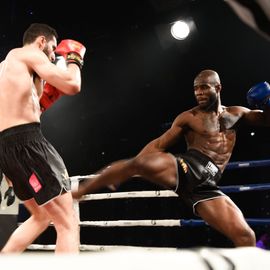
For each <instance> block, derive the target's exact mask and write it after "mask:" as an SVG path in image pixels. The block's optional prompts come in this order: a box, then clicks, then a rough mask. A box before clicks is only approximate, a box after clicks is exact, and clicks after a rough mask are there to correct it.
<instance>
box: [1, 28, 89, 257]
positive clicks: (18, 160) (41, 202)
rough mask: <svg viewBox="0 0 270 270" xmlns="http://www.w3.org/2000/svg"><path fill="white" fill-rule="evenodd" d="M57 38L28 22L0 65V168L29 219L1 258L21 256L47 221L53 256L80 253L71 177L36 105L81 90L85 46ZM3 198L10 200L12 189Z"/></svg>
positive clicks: (56, 35) (7, 246)
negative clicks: (52, 232)
mask: <svg viewBox="0 0 270 270" xmlns="http://www.w3.org/2000/svg"><path fill="white" fill-rule="evenodd" d="M57 38H58V34H57V32H56V30H55V29H54V28H52V27H51V26H49V25H47V24H42V23H33V24H31V25H30V26H29V27H28V28H27V29H26V31H25V32H24V34H23V40H22V41H23V42H22V43H23V46H22V47H17V48H14V49H12V50H11V51H10V52H9V53H8V54H7V55H6V57H5V59H4V60H3V61H2V62H1V63H0V70H2V73H1V78H0V81H1V95H0V108H1V110H0V119H2V120H3V119H4V120H3V121H0V131H1V133H3V134H5V136H0V168H1V169H2V170H3V174H4V175H5V176H6V177H7V178H8V179H10V180H11V182H12V187H13V190H14V194H15V195H16V196H17V197H18V199H19V200H20V201H22V202H23V203H24V205H25V207H26V208H27V209H28V210H29V213H30V215H31V216H30V217H29V219H27V220H25V221H24V222H23V224H22V225H21V226H20V227H19V228H18V229H16V230H15V231H14V233H13V234H12V235H11V236H10V238H9V239H8V241H7V242H6V244H5V246H4V247H3V248H2V249H1V254H2V253H20V252H23V251H24V250H25V249H26V248H27V247H28V246H29V245H30V244H31V243H32V242H33V241H34V240H35V239H36V238H37V237H38V236H39V235H40V234H41V233H42V232H43V231H44V230H46V229H47V227H48V226H49V225H50V224H51V223H52V224H53V225H54V227H55V230H56V239H57V241H56V245H55V252H57V253H78V252H79V244H80V241H79V236H80V234H79V224H78V217H77V214H76V212H75V210H74V207H73V200H72V196H71V192H70V191H71V183H70V178H69V175H68V171H67V168H66V166H65V163H64V160H63V159H62V158H61V156H60V155H59V153H58V152H57V150H56V149H55V148H54V147H53V145H52V144H51V143H50V142H49V141H48V140H47V139H46V138H45V137H44V135H43V133H42V127H41V124H40V121H41V119H40V115H41V114H40V105H41V107H42V109H43V110H44V109H47V108H49V107H50V106H51V105H52V104H53V103H54V102H55V101H56V100H57V99H59V97H60V96H61V95H63V94H65V95H75V94H77V93H79V92H80V91H81V67H82V65H83V58H84V54H85V47H84V46H83V45H82V44H81V43H79V42H77V41H74V40H71V39H69V40H63V41H62V42H60V44H59V45H58V46H57ZM56 53H58V54H60V55H61V57H62V58H63V57H64V62H66V64H67V65H66V66H65V68H64V69H63V68H60V67H59V66H58V65H56V64H54V63H53V62H54V60H55V58H56ZM6 67H12V68H6ZM43 82H46V83H45V89H44V93H43V95H42V91H43V87H44V84H43ZM14 89H16V91H14ZM40 97H41V98H40ZM39 101H40V103H39ZM5 197H6V199H10V200H9V202H8V203H11V202H12V200H11V199H13V193H12V190H11V189H9V190H8V191H7V192H6V194H5Z"/></svg>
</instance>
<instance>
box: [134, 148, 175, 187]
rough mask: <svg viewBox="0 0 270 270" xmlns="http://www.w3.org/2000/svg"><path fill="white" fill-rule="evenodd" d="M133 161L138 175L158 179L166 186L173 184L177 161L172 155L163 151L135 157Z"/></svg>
mask: <svg viewBox="0 0 270 270" xmlns="http://www.w3.org/2000/svg"><path fill="white" fill-rule="evenodd" d="M135 162H136V166H137V168H138V170H137V171H138V173H139V174H140V175H142V176H145V177H147V178H150V179H154V180H159V181H160V182H161V184H165V185H166V186H175V184H176V178H177V163H176V159H175V157H174V156H173V155H171V154H169V153H163V152H157V153H151V154H147V155H143V156H138V157H136V161H135ZM163 182H164V183H163Z"/></svg>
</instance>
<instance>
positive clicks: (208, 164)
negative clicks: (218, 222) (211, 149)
mask: <svg viewBox="0 0 270 270" xmlns="http://www.w3.org/2000/svg"><path fill="white" fill-rule="evenodd" d="M175 158H176V162H177V167H178V183H177V186H176V190H175V192H176V193H177V194H178V195H179V196H180V197H181V198H183V200H184V201H185V202H186V203H187V204H188V206H190V207H192V208H193V212H194V213H195V214H196V211H195V206H196V204H198V203H199V202H202V201H206V200H211V199H214V198H217V197H220V196H225V194H224V193H223V192H222V191H221V190H220V189H219V187H218V186H217V183H218V181H219V180H220V178H221V175H222V174H221V171H220V169H219V168H218V167H217V166H216V165H215V163H214V161H213V160H211V159H210V158H209V157H208V156H206V155H204V154H203V153H201V152H199V151H197V150H195V149H190V150H188V151H187V152H186V153H185V154H180V155H177V156H175Z"/></svg>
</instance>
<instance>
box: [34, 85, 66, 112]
mask: <svg viewBox="0 0 270 270" xmlns="http://www.w3.org/2000/svg"><path fill="white" fill-rule="evenodd" d="M62 95H63V94H62V93H61V92H60V91H59V90H58V89H56V88H55V87H54V86H52V85H50V84H48V83H45V84H44V88H43V93H42V96H41V98H40V100H39V104H40V110H41V112H44V111H46V110H47V109H48V108H49V107H51V106H52V105H53V103H54V102H55V101H56V100H58V99H59V98H60V97H61V96H62Z"/></svg>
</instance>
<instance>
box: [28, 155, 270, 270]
mask: <svg viewBox="0 0 270 270" xmlns="http://www.w3.org/2000/svg"><path fill="white" fill-rule="evenodd" d="M262 167H270V160H251V161H241V162H231V163H229V164H228V165H227V167H226V170H243V169H246V168H255V169H256V170H257V168H262ZM226 170H225V171H226ZM93 176H95V175H93V174H92V175H83V176H82V175H77V176H72V177H71V183H72V189H77V188H78V185H79V184H80V182H81V181H88V180H89V179H90V180H89V181H91V177H93ZM133 178H134V182H135V181H136V179H135V178H136V177H133ZM132 181H133V180H131V182H132ZM267 181H268V180H267ZM128 182H130V181H128ZM220 188H221V190H222V191H223V192H224V193H226V194H228V195H229V196H230V197H231V196H232V195H233V194H250V193H252V192H257V193H260V192H264V193H265V196H266V197H267V196H268V197H270V196H269V194H270V192H269V190H270V180H269V181H268V182H265V183H261V184H259V183H256V184H241V185H227V186H220ZM107 191H108V190H107ZM107 191H103V192H100V193H96V194H88V195H85V196H83V198H82V200H80V201H79V202H78V201H74V206H75V208H76V211H77V213H78V215H79V217H80V231H81V232H80V233H81V245H80V251H81V253H80V255H81V256H83V258H82V260H84V255H85V254H88V253H89V252H91V258H92V256H93V251H95V252H94V256H93V260H94V261H95V258H99V255H97V254H104V255H105V257H104V258H105V260H106V259H107V257H109V258H110V257H111V256H112V257H114V260H115V258H117V257H118V256H121V258H122V259H123V257H122V256H125V255H124V254H125V253H128V254H127V256H129V258H130V256H131V259H130V260H132V261H133V260H135V261H136V263H135V265H137V267H136V268H138V267H142V266H140V265H138V264H139V263H140V261H141V260H142V259H143V257H144V256H149V257H150V258H151V256H152V254H155V255H154V256H155V259H154V258H153V260H155V262H156V263H155V265H156V266H155V268H157V269H161V268H160V267H163V268H164V267H165V261H167V260H170V262H171V263H172V262H174V263H175V265H179V266H181V269H192V268H193V267H192V266H194V267H195V268H196V269H245V270H246V269H255V266H254V268H249V267H250V266H251V265H252V264H251V262H249V263H247V261H249V260H247V258H245V259H243V260H244V262H240V261H238V259H236V257H237V258H239V257H241V256H243V257H245V255H244V254H248V252H250V254H251V258H253V259H255V260H257V259H258V258H260V257H261V258H262V259H261V260H260V262H257V263H256V267H257V268H258V265H260V263H262V265H261V268H260V269H269V267H270V256H269V255H270V254H269V251H267V250H265V249H266V248H265V247H263V248H230V247H226V246H225V247H218V248H217V247H212V246H211V243H207V242H206V243H205V245H204V244H202V243H199V244H198V245H197V246H198V247H199V248H196V245H195V248H194V247H192V246H191V247H188V246H183V247H181V245H180V247H179V246H170V245H168V244H166V243H165V244H164V245H153V244H151V243H149V242H148V243H147V244H146V245H141V244H140V243H137V242H136V243H135V244H128V243H91V244H89V243H85V242H84V241H85V238H86V235H90V238H93V237H94V238H95V237H97V238H98V237H100V235H103V234H104V235H105V236H106V235H107V234H108V230H115V232H113V234H116V235H117V238H118V240H119V239H121V238H125V237H126V236H125V235H124V236H122V235H121V234H119V230H129V229H131V228H133V229H135V230H139V229H142V228H143V229H144V230H146V233H145V232H144V233H143V236H144V237H146V238H148V240H149V238H151V237H152V236H151V235H150V236H148V234H151V232H153V231H154V230H157V229H158V230H160V229H162V228H164V229H165V230H174V232H175V231H177V232H179V231H181V230H185V232H184V234H185V237H186V238H187V239H191V238H192V235H194V233H196V231H197V230H198V229H200V228H207V227H208V228H209V230H210V229H211V227H209V226H208V224H206V223H205V222H204V221H203V220H201V219H199V218H197V217H195V216H194V217H191V218H190V217H189V218H185V217H184V218H171V217H168V216H169V214H168V216H166V215H165V216H163V217H162V218H152V217H151V215H150V213H149V218H145V219H142V218H140V217H138V215H136V214H137V213H138V212H140V211H141V210H142V208H140V207H135V208H132V207H131V211H126V212H125V213H123V214H124V215H125V214H126V213H128V215H127V216H125V217H124V218H121V217H120V216H119V215H115V213H117V212H114V213H112V215H111V216H109V217H108V218H107V219H105V218H103V219H100V220H98V219H95V217H92V218H91V219H92V220H88V219H87V216H84V217H82V213H83V211H82V209H83V207H84V208H86V209H87V208H88V207H89V206H90V205H92V207H93V209H94V208H98V210H97V211H98V212H99V213H101V214H102V213H103V212H105V211H106V208H108V206H109V205H112V204H113V203H115V202H117V203H118V204H119V205H123V204H126V205H129V204H132V202H133V201H137V202H139V201H141V200H143V201H144V202H146V205H150V206H149V207H150V208H149V209H150V212H151V204H150V203H149V202H148V201H149V200H155V203H156V202H157V201H156V200H159V201H160V203H161V205H164V204H166V203H165V200H176V199H178V200H179V197H178V195H177V194H176V193H174V192H173V191H171V190H161V189H158V190H151V189H150V190H128V191H119V190H118V191H114V192H111V191H110V192H107ZM233 200H234V199H233ZM234 201H235V200H234ZM101 202H102V203H103V204H104V203H105V207H104V206H103V208H102V207H101V206H98V207H97V203H101ZM236 204H237V203H236ZM266 207H268V209H270V204H269V205H268V206H266ZM145 208H147V207H145ZM93 209H92V210H91V209H90V210H89V211H86V212H87V213H86V214H90V215H91V214H93ZM134 209H136V211H132V210H134ZM149 209H148V210H149ZM240 209H241V210H242V208H241V207H240ZM269 212H270V210H269ZM84 215H85V213H84ZM269 215H270V214H269ZM133 216H134V218H132V217H133ZM246 220H247V222H248V223H249V225H250V226H251V227H252V228H253V229H256V228H258V227H260V228H261V230H262V231H268V232H270V216H268V212H267V213H266V216H264V217H247V218H246ZM50 227H52V228H53V224H51V226H50ZM83 230H84V231H85V232H84V234H83V233H82V231H83ZM91 230H99V233H96V232H94V233H91ZM103 231H105V232H103ZM158 233H160V232H158ZM158 233H156V234H154V237H158V236H157V235H158ZM109 234H110V233H109ZM131 234H134V235H135V238H136V237H141V235H139V234H138V235H137V232H135V233H134V232H131ZM188 234H190V235H188ZM188 237H189V238H188ZM166 238H168V237H166ZM193 238H194V237H193ZM195 238H196V236H195ZM163 239H164V238H163ZM180 240H182V239H180ZM258 240H259V239H258ZM177 241H178V240H177ZM187 241H188V240H187ZM193 241H194V239H193ZM258 242H259V241H258ZM207 246H209V247H207ZM257 246H259V245H257ZM260 247H262V246H260ZM54 248H55V245H54V244H47V243H45V244H40V243H34V244H32V245H30V246H29V247H28V250H27V251H30V253H33V252H35V254H38V255H39V256H40V254H42V253H44V251H48V252H52V251H53V250H54ZM27 251H26V254H27ZM45 253H46V252H45ZM237 253H239V255H238V256H236V254H237ZM242 253H243V254H242ZM119 254H122V255H119ZM224 254H226V255H224ZM159 255H160V256H159ZM161 255H162V256H161ZM266 255H267V256H266ZM167 256H169V257H170V256H171V257H170V259H168V258H167ZM181 256H183V258H182V257H181ZM209 256H210V257H209ZM141 257H142V258H141ZM157 257H163V261H162V262H160V263H159V264H158V265H157V261H158V260H157ZM188 257H191V260H192V263H191V262H190V261H189V262H187V259H186V258H188ZM192 257H193V258H192ZM101 258H102V257H101ZM181 258H182V259H181ZM179 259H180V261H181V260H182V263H181V264H179V263H178V261H179ZM74 260H76V258H75V259H74ZM101 260H102V259H101ZM209 260H210V261H209ZM212 260H213V261H212ZM217 262H218V264H219V268H215V265H216V263H217ZM188 263H189V267H191V268H185V265H186V266H187V265H188ZM244 263H246V264H245V266H242V264H244ZM191 264H192V265H191ZM193 264H194V265H193ZM222 264H224V268H222ZM146 265H147V264H146ZM146 265H145V264H144V265H143V268H145V266H146ZM209 265H210V266H209ZM265 266H267V267H265ZM119 267H120V269H122V268H121V266H119V265H117V269H119ZM123 267H124V266H123ZM149 267H151V266H150V265H149ZM211 267H212V268H211ZM230 267H231V268H230ZM237 267H238V268H237ZM242 267H243V268H242ZM104 268H105V266H104ZM127 268H129V269H133V268H131V265H129V267H127ZM195 268H194V269H195ZM102 269H103V268H102ZM123 269H124V268H123ZM134 269H135V268H134Z"/></svg>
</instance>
